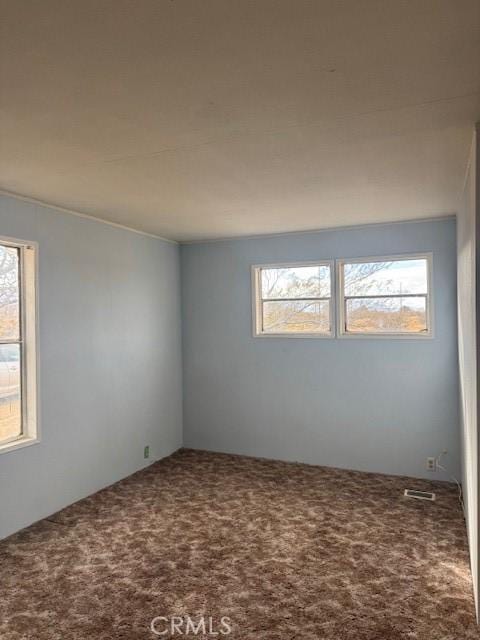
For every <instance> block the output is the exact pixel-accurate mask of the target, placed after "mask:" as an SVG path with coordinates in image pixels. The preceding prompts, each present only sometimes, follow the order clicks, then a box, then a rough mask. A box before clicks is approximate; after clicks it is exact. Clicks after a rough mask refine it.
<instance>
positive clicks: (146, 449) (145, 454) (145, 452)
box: [143, 444, 150, 458]
mask: <svg viewBox="0 0 480 640" xmlns="http://www.w3.org/2000/svg"><path fill="white" fill-rule="evenodd" d="M143 457H144V458H149V457H150V447H149V446H148V444H147V446H146V447H144V448H143Z"/></svg>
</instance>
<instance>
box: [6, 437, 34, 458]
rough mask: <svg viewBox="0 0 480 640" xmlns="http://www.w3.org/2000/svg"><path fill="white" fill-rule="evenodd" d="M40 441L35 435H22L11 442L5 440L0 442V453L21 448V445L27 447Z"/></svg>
mask: <svg viewBox="0 0 480 640" xmlns="http://www.w3.org/2000/svg"><path fill="white" fill-rule="evenodd" d="M38 442H40V438H38V437H37V436H22V437H20V438H17V439H16V440H12V441H11V442H5V444H0V454H2V453H8V452H9V451H15V449H23V447H29V446H30V445H32V444H37V443H38Z"/></svg>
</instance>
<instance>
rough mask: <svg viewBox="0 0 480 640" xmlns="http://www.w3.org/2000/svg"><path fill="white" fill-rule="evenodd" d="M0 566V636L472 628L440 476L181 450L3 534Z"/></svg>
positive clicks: (460, 531) (133, 638) (347, 639)
mask: <svg viewBox="0 0 480 640" xmlns="http://www.w3.org/2000/svg"><path fill="white" fill-rule="evenodd" d="M406 486H409V487H416V488H420V489H422V488H423V489H429V488H430V489H431V488H433V490H435V491H436V492H437V495H438V501H437V502H434V503H427V502H420V501H415V500H411V499H410V500H409V499H407V498H404V497H403V496H402V493H403V489H404V488H405V487H406ZM0 567H1V573H0V638H2V640H20V639H22V640H47V639H48V640H57V639H58V640H87V639H88V640H90V639H95V640H107V639H108V640H120V639H128V640H137V639H142V640H152V639H153V638H155V637H157V638H158V637H164V638H168V637H182V636H181V635H180V633H179V631H183V634H185V631H186V630H188V631H189V635H190V636H191V637H194V636H193V634H192V627H191V626H190V628H189V627H188V624H189V623H188V621H187V622H186V623H185V626H183V627H182V626H180V627H179V626H178V624H177V628H176V630H175V628H174V633H173V634H172V633H171V631H168V633H167V634H165V635H162V636H159V635H157V636H156V635H154V634H153V633H152V631H151V630H150V623H151V620H152V619H153V618H155V617H157V616H164V617H166V618H169V620H167V621H163V620H160V621H158V620H157V621H156V623H155V625H154V628H155V629H156V631H157V633H159V632H163V631H164V630H165V629H166V628H167V625H168V624H170V623H171V620H170V618H171V617H172V616H183V618H182V620H184V621H185V620H186V619H187V618H186V617H187V616H189V617H190V619H191V620H192V621H193V622H194V623H195V624H198V623H200V627H197V628H199V629H200V630H201V629H202V627H201V620H202V619H201V616H204V619H205V621H206V633H205V634H203V633H201V635H199V636H197V637H201V638H210V639H212V638H217V639H218V638H222V637H224V638H231V639H235V640H267V639H268V640H277V639H278V640H280V639H281V640H286V639H293V638H295V639H301V640H319V639H326V640H327V639H328V640H400V639H405V640H407V639H408V640H463V639H470V638H479V637H480V636H479V634H478V632H477V628H476V625H475V621H474V606H473V597H472V591H471V579H470V574H469V569H468V559H467V543H466V535H465V525H464V521H463V518H462V514H461V509H460V507H459V504H458V501H457V496H456V491H455V490H454V489H453V488H452V486H451V485H448V484H443V483H429V482H425V481H412V480H406V479H402V478H398V477H389V476H381V475H374V474H365V473H357V472H349V471H341V470H336V469H327V468H322V467H314V466H307V465H299V464H290V463H284V462H272V461H267V460H259V459H252V458H244V457H238V456H229V455H223V454H214V453H206V452H197V451H190V450H184V451H180V452H178V453H176V454H174V455H173V456H171V457H169V458H167V459H165V460H162V461H160V462H158V463H155V464H154V465H152V466H151V467H149V468H148V469H146V470H144V471H141V472H139V473H136V474H135V475H133V476H131V477H130V478H127V479H126V480H123V481H122V482H119V483H117V484H116V485H113V486H112V487H110V488H108V489H105V490H104V491H101V492H99V493H97V494H95V495H93V496H91V497H90V498H87V499H85V500H83V501H81V502H79V503H76V504H74V505H72V506H71V507H68V508H67V509H65V510H63V511H61V512H59V513H57V514H55V516H52V517H51V518H48V519H46V520H43V521H41V522H39V523H37V524H35V525H33V526H31V527H29V528H28V529H25V530H23V531H21V532H20V533H18V534H15V535H14V536H11V537H10V538H8V539H7V540H4V541H3V542H1V543H0ZM222 616H227V617H228V618H229V619H230V622H229V624H230V625H231V629H232V631H231V633H230V634H229V635H222V634H221V631H226V630H227V627H226V626H225V625H223V626H221V623H220V620H221V618H222ZM209 618H211V621H209ZM158 622H160V624H157V623H158ZM175 622H176V623H178V620H176V621H175ZM209 624H211V631H213V632H214V633H217V634H218V635H213V634H210V633H209V631H210V629H209V628H208V625H209Z"/></svg>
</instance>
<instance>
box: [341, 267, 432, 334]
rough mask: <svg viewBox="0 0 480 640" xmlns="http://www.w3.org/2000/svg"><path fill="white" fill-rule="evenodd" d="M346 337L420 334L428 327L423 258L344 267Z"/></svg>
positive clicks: (426, 270)
mask: <svg viewBox="0 0 480 640" xmlns="http://www.w3.org/2000/svg"><path fill="white" fill-rule="evenodd" d="M342 268H343V282H344V298H345V311H344V318H345V331H346V332H347V333H422V332H426V331H427V330H428V326H427V295H428V290H427V288H428V262H427V259H426V258H421V259H412V260H408V259H407V260H392V261H388V262H360V263H355V262H352V263H345V264H343V267H342Z"/></svg>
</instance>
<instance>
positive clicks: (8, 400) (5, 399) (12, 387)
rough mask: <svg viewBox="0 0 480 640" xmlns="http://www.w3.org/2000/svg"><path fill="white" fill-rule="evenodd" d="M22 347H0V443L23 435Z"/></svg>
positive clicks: (14, 345) (13, 345) (8, 345)
mask: <svg viewBox="0 0 480 640" xmlns="http://www.w3.org/2000/svg"><path fill="white" fill-rule="evenodd" d="M20 405H21V403H20V346H19V345H18V344H4V345H0V442H1V441H2V440H9V439H11V438H15V437H17V436H20V435H21V434H22V420H21V411H20Z"/></svg>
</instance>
